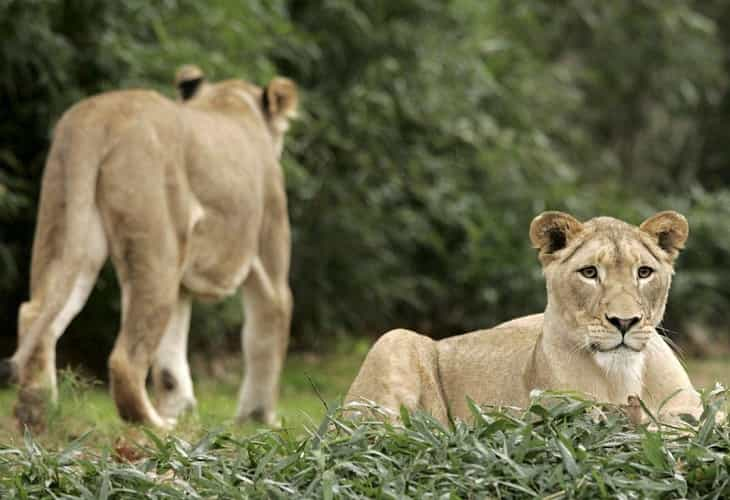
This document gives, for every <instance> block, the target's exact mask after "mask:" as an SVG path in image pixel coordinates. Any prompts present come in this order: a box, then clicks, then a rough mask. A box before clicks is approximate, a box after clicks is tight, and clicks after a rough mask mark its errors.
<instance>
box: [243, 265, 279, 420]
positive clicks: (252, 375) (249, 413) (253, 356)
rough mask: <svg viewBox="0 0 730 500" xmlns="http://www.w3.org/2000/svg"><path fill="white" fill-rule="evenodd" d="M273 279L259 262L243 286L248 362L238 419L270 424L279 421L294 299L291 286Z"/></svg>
mask: <svg viewBox="0 0 730 500" xmlns="http://www.w3.org/2000/svg"><path fill="white" fill-rule="evenodd" d="M278 281H279V282H278V283H277V282H276V281H274V280H272V279H271V277H270V274H269V273H267V272H266V270H264V268H263V267H262V266H261V265H260V263H259V262H258V261H257V262H256V263H255V264H254V266H253V267H252V270H251V275H250V276H249V277H248V279H247V280H246V283H245V284H244V286H243V304H244V310H245V324H244V326H243V332H242V337H243V338H242V343H243V353H244V363H245V374H244V380H243V385H242V386H241V391H240V394H239V399H238V410H237V412H236V418H237V419H238V420H246V419H253V420H257V421H259V422H263V423H266V424H270V425H271V424H273V423H274V422H275V420H276V401H277V399H278V394H279V378H280V376H281V370H282V367H283V364H284V358H285V357H286V348H287V345H288V342H289V325H290V322H291V313H292V298H291V291H290V290H289V285H288V284H287V283H286V282H285V281H283V280H278Z"/></svg>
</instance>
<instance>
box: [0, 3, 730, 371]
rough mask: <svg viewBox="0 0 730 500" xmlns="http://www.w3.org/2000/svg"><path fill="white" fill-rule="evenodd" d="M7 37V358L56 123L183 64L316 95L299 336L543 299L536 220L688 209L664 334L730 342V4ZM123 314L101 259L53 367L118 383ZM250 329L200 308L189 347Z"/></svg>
mask: <svg viewBox="0 0 730 500" xmlns="http://www.w3.org/2000/svg"><path fill="white" fill-rule="evenodd" d="M152 3H154V4H156V6H152V5H150V4H152ZM0 33H2V34H3V39H2V44H0V112H1V113H2V115H0V325H2V326H1V327H0V354H2V355H8V354H10V353H11V352H12V350H13V348H14V346H15V333H16V315H17V307H18V305H19V304H20V302H21V301H22V300H25V298H26V297H27V294H28V288H27V287H28V276H29V263H30V250H31V243H32V235H33V229H34V224H35V213H36V204H37V200H38V190H39V185H40V178H41V174H42V169H43V162H44V160H45V156H46V153H47V150H48V146H49V140H50V137H51V130H52V127H53V125H54V123H55V122H56V120H57V119H58V118H59V116H60V114H61V113H62V112H63V110H64V109H66V108H67V107H69V106H70V105H71V104H72V103H74V102H76V101H77V100H79V99H82V98H83V97H85V96H88V95H91V94H94V93H97V92H100V91H104V90H109V89H117V88H130V87H140V86H141V87H152V88H156V89H158V90H160V91H161V92H163V93H165V94H167V95H173V89H172V85H171V80H172V75H173V73H174V70H175V68H176V67H177V66H178V65H181V64H184V63H191V62H192V63H196V64H198V65H199V66H201V67H203V68H204V69H205V70H206V72H207V73H208V76H209V77H210V78H211V79H221V78H229V77H241V78H245V79H249V80H252V81H255V82H258V83H265V82H266V81H267V80H268V79H269V78H271V77H272V76H273V75H275V74H282V75H285V76H288V77H290V78H293V79H294V80H296V81H297V82H298V84H299V85H300V91H301V94H302V95H301V103H302V109H301V112H300V119H299V120H298V121H297V123H296V124H295V125H294V127H293V129H292V130H291V133H290V135H289V137H288V141H287V147H286V152H285V155H284V159H283V163H284V167H285V169H286V173H287V183H288V193H289V206H290V215H291V219H292V226H293V231H294V233H293V236H294V241H293V245H294V248H293V262H292V286H293V289H294V297H295V302H296V306H295V316H294V324H293V327H292V335H293V344H292V346H293V348H311V349H326V348H327V347H329V346H331V345H333V344H336V343H337V341H338V340H340V339H343V338H347V337H349V336H361V335H367V336H375V335H377V334H379V333H381V332H383V331H384V330H386V329H388V328H391V327H393V326H408V327H411V328H416V329H420V330H422V331H424V332H427V333H429V334H431V335H433V336H434V337H441V336H445V335H450V334H454V333H459V332H462V331H465V330H468V329H474V328H479V327H485V326H490V325H493V324H495V323H497V322H499V321H502V320H505V319H510V318H513V317H515V316H519V315H524V314H528V313H532V312H536V311H540V310H541V309H542V308H543V307H544V304H545V292H544V283H543V280H542V276H541V272H540V269H539V266H538V263H537V260H536V258H535V252H534V251H533V250H532V249H531V248H530V244H529V240H528V237H527V229H528V226H529V223H530V221H531V219H532V218H533V217H534V215H536V214H537V213H539V212H540V211H542V210H546V209H555V210H565V211H569V212H571V213H573V214H574V215H576V216H577V217H579V218H584V219H585V218H590V217H592V216H595V215H599V214H605V215H612V216H615V217H620V218H625V219H626V220H628V221H630V222H633V223H637V224H638V223H640V222H641V221H642V220H643V219H644V218H645V217H647V216H649V215H651V214H653V213H654V212H656V211H658V210H662V209H668V208H672V209H675V210H678V211H680V212H682V213H684V214H685V215H687V217H688V219H689V221H690V227H691V235H690V240H689V242H688V247H687V250H686V251H685V252H684V254H683V255H682V257H681V258H680V260H679V263H678V273H677V275H676V278H675V284H674V287H673V289H672V293H671V298H670V305H669V308H668V311H667V318H666V321H665V326H666V327H667V328H668V329H669V330H670V331H672V332H679V334H678V335H677V340H679V341H684V342H687V340H688V339H693V342H691V343H688V344H687V345H689V346H690V347H691V348H692V349H696V350H697V352H699V353H702V352H706V351H707V350H708V349H709V350H710V351H712V352H719V351H721V350H722V349H723V348H724V346H725V345H726V344H727V342H728V324H729V323H730V317H729V316H728V313H727V310H728V306H729V305H730V170H728V167H727V165H728V162H729V161H730V127H728V124H730V120H729V119H730V77H729V70H730V1H728V0H640V1H639V0H614V1H612V2H605V1H603V0H573V1H570V0H564V1H547V0H534V1H530V2H513V1H498V0H491V1H485V0H453V1H440V0H439V1H436V0H399V1H397V2H392V1H386V0H381V1H376V0H359V1H349V0H347V1H340V0H323V1H300V0H289V1H284V0H272V1H268V0H266V1H264V0H262V1H248V2H240V1H233V0H231V1H217V2H198V1H191V0H166V1H162V2H148V1H146V0H127V1H124V2H121V1H120V2H107V1H104V0H0ZM211 168H215V166H214V165H211ZM118 316H119V292H118V289H117V285H116V281H115V277H114V273H113V270H112V269H111V268H110V267H109V266H107V268H106V269H105V271H104V272H103V274H102V277H101V279H100V281H99V283H98V285H97V288H96V290H95V292H94V294H93V295H92V298H91V300H90V301H89V304H88V305H87V307H86V308H85V310H84V311H83V312H82V313H81V315H80V316H79V317H78V318H77V319H76V320H75V321H74V323H73V324H72V325H71V327H70V329H69V330H68V332H67V334H66V335H65V336H64V337H63V339H62V340H61V343H60V351H61V353H60V360H61V363H65V362H78V361H81V362H83V363H84V364H85V365H86V366H87V367H88V368H90V369H91V370H93V371H95V372H96V373H98V374H100V375H103V374H104V372H105V366H106V356H107V353H108V352H109V351H110V350H111V346H112V342H113V340H114V337H115V335H116V332H117V328H118V321H119V320H118ZM240 321H241V313H240V305H239V299H238V298H235V297H234V298H232V299H230V300H228V301H226V302H223V303H220V304H216V305H204V306H203V305H196V307H195V310H194V317H193V325H192V335H191V344H192V345H193V349H196V350H197V351H200V352H208V353H210V354H215V353H220V352H223V351H224V350H225V351H226V352H229V351H230V350H231V349H234V350H235V349H237V346H238V344H239V340H238V333H239V325H240Z"/></svg>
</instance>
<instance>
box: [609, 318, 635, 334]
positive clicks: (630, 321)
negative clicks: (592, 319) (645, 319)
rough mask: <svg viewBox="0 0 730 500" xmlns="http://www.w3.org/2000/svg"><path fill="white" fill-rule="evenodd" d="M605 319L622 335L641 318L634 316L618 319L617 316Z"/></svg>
mask: <svg viewBox="0 0 730 500" xmlns="http://www.w3.org/2000/svg"><path fill="white" fill-rule="evenodd" d="M606 319H607V320H608V322H609V323H611V324H612V325H613V326H615V327H616V328H617V329H618V331H619V332H621V334H622V335H624V334H626V332H628V331H629V330H631V327H632V326H634V325H635V324H636V323H638V322H639V321H641V316H634V317H633V318H619V317H617V316H610V317H609V316H608V315H606Z"/></svg>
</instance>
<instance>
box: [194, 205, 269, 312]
mask: <svg viewBox="0 0 730 500" xmlns="http://www.w3.org/2000/svg"><path fill="white" fill-rule="evenodd" d="M257 212H258V211H255V210H254V211H252V212H251V213H249V214H248V216H247V217H239V218H237V219H234V220H231V218H227V219H226V220H225V221H223V220H215V219H211V218H209V217H203V218H202V219H201V221H200V223H199V224H198V225H197V226H196V227H195V228H194V230H193V233H192V237H191V239H190V244H189V245H188V246H187V249H186V255H185V257H184V259H185V263H184V266H183V277H182V284H183V286H184V287H185V288H186V289H187V290H188V291H190V292H191V293H193V294H194V295H196V296H198V297H199V298H201V299H204V300H220V299H222V298H225V297H227V296H230V295H232V294H234V293H235V292H236V290H237V289H238V288H239V287H240V286H241V284H242V283H243V281H244V280H245V279H246V277H247V276H248V273H249V271H250V269H251V265H252V263H253V261H254V259H255V258H256V256H257V254H258V236H259V232H260V228H261V216H260V212H258V213H257Z"/></svg>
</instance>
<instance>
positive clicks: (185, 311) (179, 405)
mask: <svg viewBox="0 0 730 500" xmlns="http://www.w3.org/2000/svg"><path fill="white" fill-rule="evenodd" d="M191 305H192V300H191V298H190V296H189V295H187V294H182V295H181V297H180V299H179V300H178V303H177V305H176V306H175V311H174V312H173V317H172V318H171V320H170V321H169V323H168V326H167V330H166V331H165V334H164V336H163V337H162V341H161V342H160V346H159V347H158V349H157V354H156V356H155V363H154V367H153V369H152V384H153V386H154V389H155V399H156V406H157V410H158V411H159V412H160V415H162V417H164V418H170V419H174V418H177V416H178V415H179V414H180V413H182V412H184V411H186V410H190V409H193V408H194V407H195V405H196V401H195V394H194V392H193V381H192V379H191V377H190V365H189V364H188V359H187V347H188V330H189V328H190V309H191Z"/></svg>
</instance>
